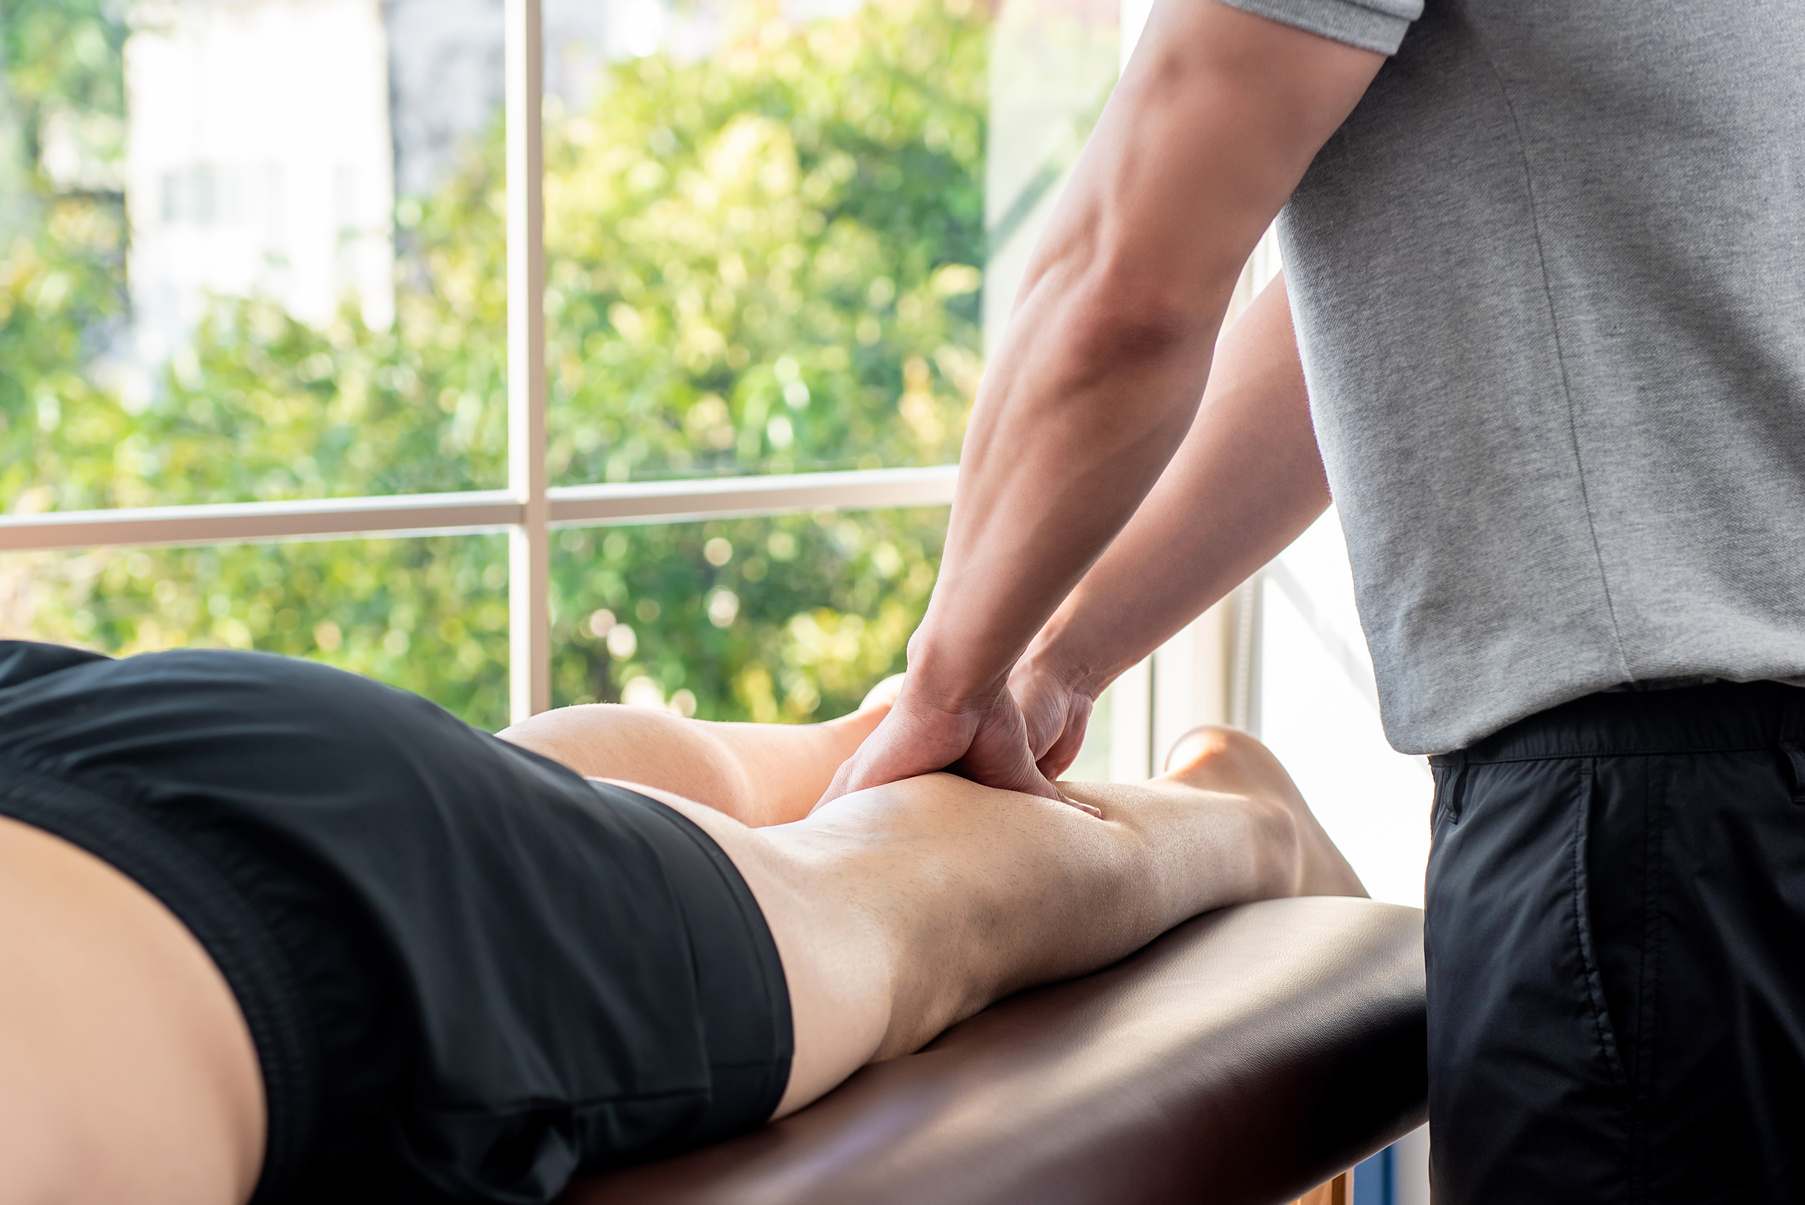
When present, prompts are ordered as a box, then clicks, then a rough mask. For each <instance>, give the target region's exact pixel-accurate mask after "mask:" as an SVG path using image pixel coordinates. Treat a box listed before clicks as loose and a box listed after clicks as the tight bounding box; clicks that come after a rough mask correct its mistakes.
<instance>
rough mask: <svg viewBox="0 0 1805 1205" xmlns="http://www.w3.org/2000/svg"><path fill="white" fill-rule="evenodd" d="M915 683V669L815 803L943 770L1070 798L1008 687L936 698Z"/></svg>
mask: <svg viewBox="0 0 1805 1205" xmlns="http://www.w3.org/2000/svg"><path fill="white" fill-rule="evenodd" d="M916 682H917V680H916V678H915V676H914V675H913V674H911V675H910V676H909V677H908V678H905V679H904V680H903V688H902V694H901V695H899V696H898V697H897V700H896V703H895V705H894V706H892V707H891V709H890V714H889V715H887V716H885V717H884V721H883V723H881V724H879V725H878V726H877V729H876V730H875V731H874V732H872V734H871V735H870V736H868V737H866V738H865V742H864V744H862V745H860V746H859V749H858V752H857V753H855V754H853V755H852V757H851V758H849V759H848V760H847V761H846V763H845V764H844V765H842V766H841V767H840V770H839V773H837V774H835V775H834V781H833V785H831V786H830V787H828V789H827V793H826V794H825V795H823V796H822V797H821V803H817V804H816V805H815V806H816V807H820V806H821V804H822V803H827V802H828V801H830V800H833V799H837V798H839V797H840V796H841V795H847V794H850V793H852V792H853V791H862V790H865V789H866V788H868V787H878V786H882V785H884V784H885V783H889V782H896V781H898V780H899V779H904V778H914V777H915V776H917V775H920V774H932V773H934V772H936V771H939V770H951V771H953V772H954V773H956V774H962V775H964V776H965V777H967V778H970V779H973V780H975V781H977V782H981V783H983V784H984V785H986V786H991V787H998V788H1000V789H1002V790H1007V791H1022V792H1025V793H1026V794H1029V795H1040V796H1043V797H1045V798H1047V799H1059V800H1061V801H1062V802H1067V803H1069V802H1071V801H1070V800H1066V799H1064V798H1063V797H1062V796H1061V795H1060V793H1059V791H1058V789H1057V788H1056V787H1054V786H1053V784H1052V783H1051V782H1049V781H1048V780H1047V777H1046V775H1044V774H1042V773H1041V771H1040V769H1039V768H1038V767H1037V766H1036V765H1035V764H1034V760H1035V759H1034V753H1033V751H1032V750H1031V749H1030V748H1029V745H1028V729H1027V725H1026V723H1025V721H1024V719H1023V716H1022V712H1021V709H1020V708H1019V707H1017V706H1016V703H1015V698H1014V696H1012V695H1011V694H1010V693H1009V691H1007V690H998V691H996V692H995V694H994V696H993V697H991V698H989V699H982V700H977V701H970V700H963V701H955V700H951V699H945V698H942V699H934V698H932V697H930V693H929V691H927V690H924V689H921V688H919V687H918V686H917V685H916ZM1086 810H1091V809H1086Z"/></svg>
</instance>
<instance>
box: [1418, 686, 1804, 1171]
mask: <svg viewBox="0 0 1805 1205" xmlns="http://www.w3.org/2000/svg"><path fill="white" fill-rule="evenodd" d="M1433 760H1434V762H1435V777H1436V799H1435V816H1434V845H1433V851H1432V853H1431V854H1430V858H1429V881H1428V901H1427V903H1428V910H1427V918H1426V925H1425V929H1424V938H1425V946H1426V950H1427V954H1428V968H1429V1075H1430V1079H1429V1128H1430V1133H1431V1135H1432V1136H1433V1137H1432V1143H1431V1152H1432V1159H1433V1162H1434V1176H1435V1199H1436V1202H1437V1205H1468V1203H1469V1202H1486V1203H1498V1205H1517V1203H1521V1205H1532V1203H1533V1205H1559V1203H1562V1202H1585V1203H1586V1205H1593V1203H1619V1202H1624V1203H1628V1202H1672V1203H1674V1205H1702V1203H1706V1202H1782V1201H1786V1202H1796V1201H1805V690H1801V689H1799V688H1796V687H1788V686H1781V685H1778V684H1776V683H1769V682H1760V683H1749V684H1745V685H1731V684H1721V685H1711V686H1701V687H1696V688H1688V689H1682V690H1661V691H1649V692H1644V693H1623V694H1602V695H1594V696H1592V697H1590V698H1586V699H1581V700H1578V701H1577V702H1574V703H1570V704H1567V705H1565V706H1562V707H1558V708H1555V709H1553V710H1551V711H1548V712H1545V713H1543V714H1541V715H1538V716H1534V717H1531V718H1530V719H1528V720H1524V721H1523V722H1521V723H1519V724H1516V725H1513V726H1512V727H1510V728H1507V729H1505V730H1504V731H1503V732H1500V733H1498V734H1497V735H1496V736H1493V737H1490V738H1488V739H1486V740H1483V741H1481V742H1479V743H1478V744H1476V745H1474V746H1473V747H1472V748H1470V749H1467V750H1466V751H1464V752H1463V753H1459V754H1454V755H1452V756H1448V757H1438V758H1435V759H1433Z"/></svg>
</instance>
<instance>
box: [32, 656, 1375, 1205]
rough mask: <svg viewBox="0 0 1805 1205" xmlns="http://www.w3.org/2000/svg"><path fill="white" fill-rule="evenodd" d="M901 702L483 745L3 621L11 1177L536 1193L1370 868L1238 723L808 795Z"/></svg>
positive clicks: (536, 723) (312, 696)
mask: <svg viewBox="0 0 1805 1205" xmlns="http://www.w3.org/2000/svg"><path fill="white" fill-rule="evenodd" d="M887 706H888V704H887V702H885V701H882V700H879V701H875V702H872V703H869V704H868V705H867V706H866V707H865V708H864V709H862V710H860V711H858V712H856V713H854V714H852V715H849V716H845V717H843V718H841V719H837V720H832V721H829V722H827V723H824V724H815V725H812V726H807V727H784V726H778V725H750V724H711V723H703V722H700V721H692V720H683V719H678V718H677V717H675V716H670V715H666V714H663V713H658V712H651V711H644V710H637V709H631V708H624V707H614V706H593V707H572V708H567V709H564V710H562V711H555V712H550V713H547V714H545V715H542V716H539V717H537V718H535V719H533V720H531V721H528V722H527V723H524V724H520V725H517V726H515V727H514V728H511V729H509V730H507V731H506V732H504V733H502V734H501V738H500V739H497V738H496V737H493V736H490V735H488V734H486V733H483V732H479V731H477V730H475V729H472V728H470V727H468V726H466V725H465V724H463V723H461V722H459V721H458V720H456V719H455V718H453V717H452V716H450V715H449V714H447V713H446V712H444V711H442V710H441V709H439V708H438V707H435V706H434V705H432V704H430V703H427V702H426V701H424V700H422V699H419V698H416V697H414V696H411V695H408V694H405V693H403V692H400V691H397V690H393V689H390V688H388V687H385V686H380V685H378V684H376V683H374V682H371V681H368V680H367V679H363V678H359V677H356V676H354V675H351V674H346V673H342V672H339V671H337V670H332V669H328V668H325V667H323V666H319V665H316V664H313V663H310V662H305V661H297V660H290V659H286V658H280V657H273V656H267V655H263V654H255V653H233V652H222V651H203V650H191V651H182V652H171V653H158V654H151V655H144V656H138V657H132V658H128V659H125V660H117V661H115V660H110V659H107V658H104V657H100V656H98V655H96V654H92V653H85V652H78V651H75V650H72V649H65V648H59V647H56V646H51V645H41V644H29V643H21V642H0V916H4V917H5V918H6V923H5V924H4V925H0V967H3V968H4V972H3V973H0V1205H22V1203H23V1202H32V1203H34V1205H41V1203H49V1202H63V1201H67V1202H82V1203H83V1205H103V1203H105V1202H115V1201H116V1202H130V1203H131V1205H160V1203H168V1205H213V1203H218V1205H240V1203H242V1202H245V1201H247V1200H252V1199H254V1200H256V1201H258V1202H272V1203H273V1202H277V1201H282V1200H290V1199H293V1200H302V1201H312V1200H331V1201H334V1202H353V1201H360V1200H366V1199H367V1200H371V1201H383V1202H395V1201H403V1202H404V1201H420V1200H435V1201H437V1200H448V1201H470V1202H479V1201H510V1202H516V1201H549V1200H551V1199H552V1198H553V1197H555V1196H556V1195H557V1194H558V1192H559V1191H560V1190H561V1189H562V1188H563V1187H564V1185H565V1183H566V1182H567V1181H568V1180H569V1179H570V1177H571V1176H573V1175H574V1174H576V1173H578V1172H580V1171H584V1170H590V1169H599V1168H602V1167H607V1166H611V1165H616V1164H620V1163H625V1162H631V1161H635V1160H639V1159H644V1158H648V1157H651V1156H654V1155H658V1154H664V1153H670V1152H674V1151H678V1150H682V1149H686V1148H689V1147H693V1146H697V1145H700V1144H703V1143H706V1142H710V1141H713V1140H716V1139H719V1138H723V1137H726V1136H727V1135H730V1134H733V1133H736V1132H739V1131H743V1130H746V1129H750V1128H752V1127H755V1126H757V1125H759V1124H761V1123H763V1122H764V1121H766V1120H767V1119H770V1118H773V1117H781V1116H783V1115H784V1114H787V1113H790V1112H792V1111H794V1110H796V1109H799V1108H801V1107H802V1106H804V1105H806V1104H808V1103H809V1102H810V1101H812V1100H814V1099H815V1098H817V1097H819V1096H821V1095H822V1094H823V1093H825V1092H827V1091H828V1090H829V1089H831V1088H833V1087H834V1085H836V1084H838V1083H839V1082H840V1081H841V1080H843V1079H845V1078H846V1077H847V1076H848V1075H850V1074H851V1073H852V1072H853V1071H854V1070H856V1069H857V1068H858V1067H860V1066H861V1065H863V1064H864V1063H867V1062H870V1061H872V1060H875V1059H883V1058H889V1057H892V1056H895V1055H899V1054H904V1053H907V1052H909V1051H913V1050H915V1049H917V1048H919V1047H920V1046H922V1045H923V1044H924V1043H926V1042H927V1041H928V1040H930V1039H931V1038H933V1037H934V1036H935V1035H936V1034H938V1033H939V1032H940V1031H941V1030H943V1029H945V1028H946V1027H947V1026H949V1025H951V1024H953V1023H954V1022H956V1021H958V1020H960V1019H961V1018H963V1017H967V1016H969V1015H971V1014H972V1013H974V1012H976V1011H978V1010H979V1009H981V1008H983V1007H985V1006H986V1005H988V1004H990V1003H991V1002H992V1001H995V1000H997V999H999V998H1001V997H1003V996H1006V995H1008V994H1009V993H1011V992H1014V991H1017V990H1020V989H1022V988H1025V987H1029V986H1031V985H1034V984H1039V983H1045V982H1048V981H1051V980H1057V979H1063V978H1068V977H1071V976H1075V975H1081V974H1084V973H1086V972H1088V971H1092V970H1095V969H1097V968H1099V967H1102V966H1104V965H1107V964H1108V963H1111V962H1114V961H1116V960H1117V959H1120V958H1122V957H1123V956H1125V955H1127V954H1129V953H1131V952H1133V951H1134V950H1136V949H1138V948H1139V947H1140V946H1142V945H1144V944H1145V943H1146V942H1148V941H1149V940H1151V939H1152V938H1153V937H1155V936H1157V935H1158V934H1160V933H1161V932H1163V931H1164V930H1166V929H1168V928H1170V927H1171V926H1173V925H1175V924H1177V923H1179V922H1180V921H1183V920H1186V919H1187V918H1189V917H1192V916H1194V915H1196V914H1198V913H1200V912H1204V911H1207V910H1209V909H1212V908H1218V907H1221V906H1223V905H1226V904H1235V903H1241V902H1245V901H1249V900H1255V899H1263V898H1268V897H1272V896H1287V895H1298V894H1364V893H1363V892H1362V891H1361V888H1360V883H1359V881H1358V879H1356V878H1355V876H1354V874H1353V872H1352V870H1351V869H1350V868H1349V867H1348V865H1347V863H1346V862H1345V861H1344V860H1343V859H1342V857H1341V855H1340V854H1339V853H1338V852H1337V851H1336V849H1335V847H1334V846H1333V845H1332V844H1331V843H1330V841H1329V839H1328V837H1327V836H1326V835H1325V834H1324V833H1323V831H1322V829H1321V828H1320V827H1319V826H1318V825H1317V823H1316V821H1315V819H1314V818H1313V817H1312V816H1311V814H1310V811H1309V809H1308V808H1307V807H1306V806H1305V804H1304V801H1303V799H1302V798H1301V797H1300V796H1299V795H1298V793H1297V790H1296V788H1295V787H1294V786H1293V785H1292V783H1291V781H1290V779H1289V778H1288V777H1287V776H1286V775H1285V772H1284V770H1283V769H1281V768H1280V766H1279V764H1278V763H1277V761H1275V760H1274V759H1273V758H1272V756H1271V755H1270V754H1269V753H1267V752H1266V750H1265V749H1264V748H1263V747H1262V746H1260V745H1259V744H1258V743H1257V742H1255V741H1254V740H1252V739H1251V738H1248V737H1246V736H1242V735H1239V734H1236V733H1233V732H1230V731H1228V730H1224V729H1202V730H1199V731H1197V732H1195V733H1192V734H1191V735H1190V736H1188V737H1187V738H1186V739H1185V740H1183V741H1181V742H1180V744H1179V746H1178V747H1177V749H1175V750H1174V752H1173V756H1172V759H1171V762H1170V765H1169V768H1168V770H1167V772H1166V773H1165V774H1163V775H1161V776H1160V777H1158V778H1155V779H1153V780H1151V781H1149V782H1145V783H1138V784H1134V785H1104V784H1087V783H1065V784H1063V785H1062V789H1063V790H1065V791H1066V793H1067V794H1068V795H1069V796H1070V797H1071V799H1073V800H1075V801H1077V802H1078V803H1079V804H1082V805H1085V807H1087V808H1088V809H1090V811H1086V810H1081V809H1080V808H1079V807H1072V806H1066V805H1063V804H1059V803H1056V802H1051V801H1048V800H1045V799H1040V798H1036V797H1032V796H1027V795H1014V794H1009V793H1006V792H1000V791H995V790H991V789H989V788H985V787H981V786H977V785H976V784H974V783H971V782H968V781H965V780H963V779H960V778H956V777H954V776H952V775H948V774H933V775H928V776H926V777H923V778H917V779H912V780H909V781H906V782H900V783H895V784H892V785H890V786H886V787H883V788H879V789H876V790H871V791H865V792H861V793H858V794H854V795H850V796H847V797H845V798H842V799H839V800H836V801H835V802H834V803H832V804H830V805H828V806H827V807H824V808H822V809H821V810H820V811H818V812H815V813H814V814H813V815H810V814H809V809H810V807H811V805H812V804H813V803H814V802H815V800H816V799H817V798H819V796H820V795H821V793H822V792H823V790H824V789H825V788H826V786H827V784H828V782H829V780H830V779H831V778H832V776H833V773H834V770H835V769H836V768H837V767H838V766H839V764H840V763H841V762H842V761H843V760H844V759H845V758H846V757H847V756H848V755H849V754H850V753H851V752H852V751H853V750H854V749H855V748H856V747H857V745H858V743H859V742H860V741H861V740H862V739H863V738H864V736H865V735H866V734H867V733H869V732H870V731H871V729H872V728H873V727H875V726H876V724H877V722H878V720H879V719H880V718H881V717H882V715H883V713H884V709H885V708H886V707H887ZM1092 812H1094V813H1096V814H1091V813H1092Z"/></svg>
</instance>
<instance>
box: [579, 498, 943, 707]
mask: <svg viewBox="0 0 1805 1205" xmlns="http://www.w3.org/2000/svg"><path fill="white" fill-rule="evenodd" d="M945 532H946V509H945V508H944V507H934V508H923V509H917V510H895V511H853V512H836V511H831V510H824V511H819V512H817V513H815V514H811V515H783V516H776V517H772V518H763V519H736V520H729V521H717V522H710V523H673V524H661V525H651V526H644V527H606V528H603V527H596V528H581V529H572V530H568V531H564V532H560V533H558V534H557V535H556V536H555V537H554V539H555V543H554V544H553V549H554V551H553V555H552V579H553V616H554V619H553V633H552V648H553V669H552V702H553V704H554V705H557V706H563V705H565V704H569V703H594V702H607V703H614V702H626V703H634V704H639V705H641V706H648V707H663V708H668V709H670V710H672V711H675V712H677V713H678V714H680V715H695V716H700V717H701V718H703V719H710V720H758V721H767V722H769V721H781V722H802V721H808V720H819V719H828V718H830V717H833V716H836V715H842V714H844V713H846V712H848V711H851V710H852V709H853V708H855V707H857V706H858V703H859V700H860V699H861V698H863V697H864V695H865V692H866V691H867V690H869V689H870V688H871V687H872V686H873V685H874V684H876V683H877V682H878V681H879V680H880V679H882V678H884V677H886V676H887V675H889V674H892V673H896V672H898V671H900V670H901V669H903V667H904V656H903V654H904V645H905V643H906V642H907V641H908V638H909V635H910V633H912V632H913V631H914V630H915V625H916V624H917V623H919V622H920V620H921V615H922V612H923V611H924V610H925V609H926V607H927V600H928V593H929V591H930V590H931V589H932V588H933V584H934V574H935V572H936V570H937V568H938V566H939V563H940V548H941V543H942V541H943V539H944V537H945Z"/></svg>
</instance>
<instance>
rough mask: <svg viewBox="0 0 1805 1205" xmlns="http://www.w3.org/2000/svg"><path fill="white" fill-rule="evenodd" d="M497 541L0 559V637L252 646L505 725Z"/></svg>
mask: <svg viewBox="0 0 1805 1205" xmlns="http://www.w3.org/2000/svg"><path fill="white" fill-rule="evenodd" d="M507 586H508V572H507V540H506V538H505V537H502V536H435V537H431V538H428V539H415V540H403V539H385V540H333V541H320V542H315V543H292V544H266V545H236V546H232V545H229V546H223V547H206V548H145V549H138V548H100V549H93V550H89V551H82V552H44V553H5V554H0V638H16V639H31V640H48V641H54V642H57V643H61V644H72V645H79V646H82V647H85V648H92V649H98V650H100V651H101V652H106V653H112V654H116V655H125V654H129V653H140V652H148V651H152V650H156V649H164V648H183V647H215V648H245V649H262V650H264V651H266V652H273V653H286V654H290V655H293V656H300V657H310V658H312V659H314V660H316V661H324V662H326V663H327V664H329V665H336V666H339V667H341V668H344V669H349V670H355V671H357V672H359V673H364V674H368V675H370V676H371V677H373V678H378V679H380V680H382V681H384V682H388V683H391V684H392V685H395V686H400V687H403V688H405V689H407V690H411V691H414V692H416V693H418V694H422V695H425V696H426V697H427V698H429V699H432V700H434V701H435V702H437V703H440V704H442V705H444V706H445V707H448V708H450V709H451V710H452V711H453V712H455V713H457V714H458V715H459V716H462V717H463V718H464V719H466V720H468V721H469V722H471V723H473V724H476V725H478V726H479V727H483V728H490V729H493V728H499V727H500V726H501V725H503V724H505V723H506V722H507V710H508V683H507V676H508V675H507V656H508V603H507Z"/></svg>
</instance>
